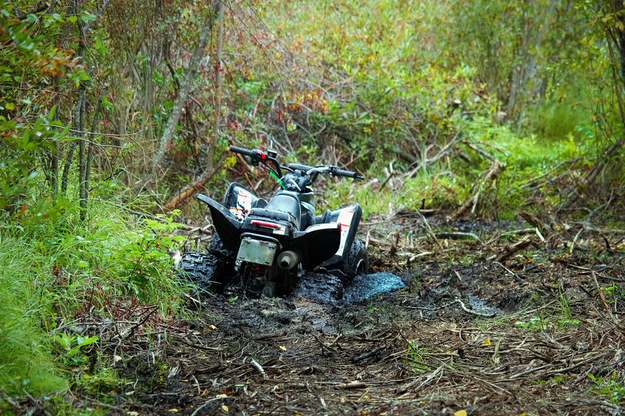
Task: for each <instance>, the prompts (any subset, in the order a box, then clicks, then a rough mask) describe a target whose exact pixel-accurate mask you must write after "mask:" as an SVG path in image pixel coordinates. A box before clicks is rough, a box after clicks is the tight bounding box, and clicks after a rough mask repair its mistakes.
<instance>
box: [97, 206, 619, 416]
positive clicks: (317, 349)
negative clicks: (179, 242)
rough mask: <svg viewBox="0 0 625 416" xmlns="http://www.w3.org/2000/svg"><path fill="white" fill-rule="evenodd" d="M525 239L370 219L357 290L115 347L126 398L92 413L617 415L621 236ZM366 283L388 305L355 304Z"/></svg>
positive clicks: (247, 308)
mask: <svg viewBox="0 0 625 416" xmlns="http://www.w3.org/2000/svg"><path fill="white" fill-rule="evenodd" d="M424 221H425V222H427V224H424ZM523 227H528V225H527V224H526V223H521V222H519V223H506V224H500V223H498V224H494V223H480V222H472V221H455V222H453V221H451V222H450V221H449V220H448V219H445V218H444V217H443V216H442V215H441V216H434V217H429V218H428V219H425V218H424V217H423V216H421V215H417V214H416V213H403V214H401V215H398V216H395V217H393V218H392V219H390V220H385V219H377V220H375V219H374V220H371V219H369V222H368V223H366V224H364V226H363V231H362V233H363V234H362V236H361V237H362V238H363V239H366V240H367V241H368V243H369V247H370V253H371V257H372V260H373V262H372V263H373V274H372V275H370V276H361V277H360V278H359V279H364V280H361V281H360V282H357V285H356V286H357V287H354V288H349V287H348V288H342V287H341V286H340V284H337V282H336V281H335V278H333V277H332V276H328V275H324V274H323V273H319V274H315V275H312V276H309V278H308V279H307V280H305V281H304V282H303V283H302V284H300V286H299V287H298V289H297V290H296V291H295V292H294V293H293V294H292V295H291V296H289V297H288V298H274V299H239V298H229V299H228V298H224V297H222V296H213V297H211V296H208V297H206V298H205V299H203V303H202V306H201V310H200V311H198V313H199V317H198V318H195V317H194V318H192V319H188V320H185V321H182V322H172V323H170V324H168V325H161V327H160V328H161V329H160V332H156V333H154V331H152V333H151V334H143V335H141V334H139V333H137V334H136V335H134V336H131V337H126V338H125V339H124V348H121V347H120V348H116V349H115V351H114V353H113V354H114V355H115V365H116V368H117V370H118V371H119V372H120V374H122V375H123V377H124V378H125V380H126V384H125V385H124V386H123V388H122V389H119V390H116V392H115V394H113V395H110V396H107V399H106V401H105V402H106V404H103V403H102V402H104V400H101V401H100V405H104V406H107V407H108V408H109V410H110V411H111V412H112V413H114V414H115V413H119V414H124V413H126V414H132V415H137V414H140V415H152V414H162V415H171V414H172V413H175V414H183V415H189V416H196V415H198V416H199V415H226V414H236V415H297V414H299V415H395V414H402V415H421V414H422V415H465V414H467V415H504V414H505V415H508V414H517V415H521V414H525V415H554V414H558V415H559V414H562V415H565V414H566V415H578V414H579V415H604V414H605V415H616V414H621V407H620V403H621V402H622V397H623V395H624V394H625V382H624V379H623V377H624V374H623V362H624V361H625V354H624V353H623V352H624V351H623V348H625V343H623V342H622V341H624V330H625V328H624V327H623V326H622V325H621V320H622V316H623V312H624V310H625V301H624V300H623V294H624V293H625V291H624V290H625V286H624V285H623V281H622V277H623V273H625V255H624V246H623V240H622V237H623V234H622V232H621V233H620V234H619V230H607V229H603V230H599V231H597V229H593V230H589V231H585V230H584V229H583V228H582V226H573V227H572V228H571V227H569V229H568V231H566V232H565V231H559V232H556V231H552V232H551V233H550V235H548V236H546V235H544V234H547V233H546V232H543V233H540V232H538V233H537V232H536V230H535V229H534V228H533V227H529V228H523ZM545 230H546V229H545ZM562 230H564V228H562ZM580 230H581V231H580ZM391 273H392V274H391ZM372 276H373V277H372ZM371 279H373V280H374V281H377V282H378V284H376V285H377V286H380V285H384V284H386V283H388V284H389V286H388V287H387V288H386V289H391V290H390V291H388V290H380V291H377V292H384V293H376V290H375V287H376V285H371V287H370V288H369V289H371V288H373V289H372V290H369V289H367V290H365V291H364V292H359V290H361V288H362V287H363V285H364V286H366V282H367V281H371ZM376 279H377V280H376ZM363 293H364V295H363ZM362 297H366V298H364V299H363V298H362ZM120 390H121V391H120ZM91 405H93V403H92V404H91Z"/></svg>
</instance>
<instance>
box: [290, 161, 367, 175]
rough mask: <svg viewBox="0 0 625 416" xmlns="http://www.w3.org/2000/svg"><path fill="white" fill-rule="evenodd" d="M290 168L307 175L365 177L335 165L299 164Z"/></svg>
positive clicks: (292, 164)
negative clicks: (324, 174) (322, 174)
mask: <svg viewBox="0 0 625 416" xmlns="http://www.w3.org/2000/svg"><path fill="white" fill-rule="evenodd" d="M288 167H289V168H290V169H293V170H299V171H301V172H304V173H305V174H307V175H312V174H319V173H329V174H330V175H332V176H343V177H345V178H353V179H364V176H361V175H359V174H358V173H356V172H352V171H349V170H343V169H339V168H338V166H334V165H325V166H308V165H301V164H299V163H289V166H288Z"/></svg>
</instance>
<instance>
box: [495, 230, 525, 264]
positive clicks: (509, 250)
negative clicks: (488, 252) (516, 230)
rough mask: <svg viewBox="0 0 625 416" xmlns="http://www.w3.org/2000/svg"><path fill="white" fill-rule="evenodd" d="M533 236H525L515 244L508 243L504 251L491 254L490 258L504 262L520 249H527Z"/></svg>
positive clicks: (497, 261) (496, 261)
mask: <svg viewBox="0 0 625 416" xmlns="http://www.w3.org/2000/svg"><path fill="white" fill-rule="evenodd" d="M532 241H533V240H532V238H531V237H529V236H526V237H524V238H523V239H521V240H520V241H518V242H516V243H514V244H508V245H506V246H505V247H504V248H503V251H502V252H500V253H499V254H496V255H493V256H490V257H489V258H488V260H491V261H493V262H494V263H499V262H502V261H504V260H506V259H508V258H510V257H511V256H512V255H513V254H515V253H518V252H519V251H521V250H523V249H525V248H526V247H527V246H529V245H530V244H532Z"/></svg>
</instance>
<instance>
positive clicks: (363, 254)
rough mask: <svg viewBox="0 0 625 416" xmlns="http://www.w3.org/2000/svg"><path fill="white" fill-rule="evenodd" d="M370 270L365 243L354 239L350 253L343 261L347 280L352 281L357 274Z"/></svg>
mask: <svg viewBox="0 0 625 416" xmlns="http://www.w3.org/2000/svg"><path fill="white" fill-rule="evenodd" d="M368 271H369V255H368V254H367V247H366V246H365V243H363V242H362V241H360V240H354V242H353V243H352V246H351V248H350V249H349V253H347V256H346V257H345V260H344V261H343V273H345V275H346V276H347V280H349V281H351V280H352V279H353V278H354V277H355V276H358V275H359V274H362V273H367V272H368Z"/></svg>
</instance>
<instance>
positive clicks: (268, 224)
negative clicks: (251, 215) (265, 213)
mask: <svg viewBox="0 0 625 416" xmlns="http://www.w3.org/2000/svg"><path fill="white" fill-rule="evenodd" d="M252 225H258V226H259V227H266V228H273V229H275V230H277V229H278V228H280V226H279V225H278V224H272V223H270V222H264V221H252Z"/></svg>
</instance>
